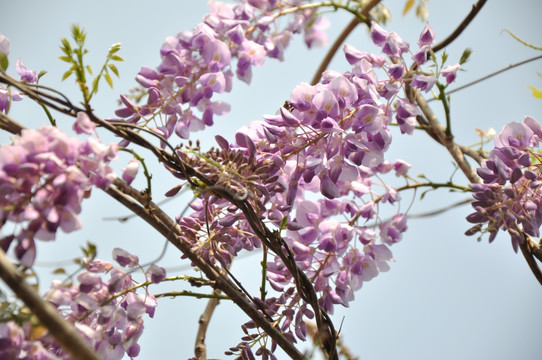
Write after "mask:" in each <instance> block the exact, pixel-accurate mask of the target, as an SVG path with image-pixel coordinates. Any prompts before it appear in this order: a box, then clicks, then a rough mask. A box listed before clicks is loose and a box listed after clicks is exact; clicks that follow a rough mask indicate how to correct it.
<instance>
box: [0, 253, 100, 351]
mask: <svg viewBox="0 0 542 360" xmlns="http://www.w3.org/2000/svg"><path fill="white" fill-rule="evenodd" d="M0 277H1V278H2V280H4V282H5V283H6V285H7V286H9V288H10V289H11V290H13V292H14V293H15V295H17V297H18V298H19V299H21V300H22V301H23V302H24V304H25V305H26V306H28V308H29V309H30V311H32V314H34V315H36V317H37V318H38V319H39V321H40V322H41V324H42V325H43V326H45V327H46V328H47V330H48V331H49V333H50V334H51V335H52V336H53V337H54V338H55V340H56V341H57V342H58V344H59V345H60V346H61V347H62V348H63V349H64V350H66V352H67V353H69V354H70V355H71V356H72V357H73V358H74V359H84V360H100V357H99V356H98V355H97V354H96V352H95V351H94V350H93V349H92V348H91V347H90V346H89V344H87V343H86V342H85V341H84V340H83V338H82V337H81V336H80V335H79V332H78V331H77V330H76V329H75V328H74V327H73V325H72V324H70V323H69V322H68V321H67V320H65V319H64V318H62V316H60V314H59V313H58V311H57V310H56V309H55V308H54V307H53V306H52V305H51V304H50V303H48V302H47V301H45V300H44V298H43V297H41V296H40V295H39V294H38V293H37V292H36V291H35V290H34V289H33V288H32V287H31V286H30V285H29V284H28V283H27V282H26V281H25V279H24V276H23V275H21V274H20V273H19V272H18V271H17V269H16V268H15V266H14V265H13V264H12V263H11V262H10V261H9V259H8V258H7V257H6V253H5V252H4V251H3V250H2V249H0Z"/></svg>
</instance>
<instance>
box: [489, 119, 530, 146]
mask: <svg viewBox="0 0 542 360" xmlns="http://www.w3.org/2000/svg"><path fill="white" fill-rule="evenodd" d="M533 135H534V133H533V131H532V130H531V128H530V127H529V126H527V125H525V124H524V123H518V122H511V123H509V124H507V125H506V126H504V127H503V128H502V130H501V132H500V133H499V134H497V136H495V147H498V148H499V147H508V146H510V147H514V148H517V149H524V148H526V147H529V146H531V139H532V137H533Z"/></svg>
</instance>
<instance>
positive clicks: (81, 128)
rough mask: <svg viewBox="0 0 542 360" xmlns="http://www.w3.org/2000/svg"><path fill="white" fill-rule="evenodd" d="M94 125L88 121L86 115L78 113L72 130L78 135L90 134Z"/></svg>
mask: <svg viewBox="0 0 542 360" xmlns="http://www.w3.org/2000/svg"><path fill="white" fill-rule="evenodd" d="M95 127H96V124H95V123H94V122H93V121H92V120H90V118H89V117H88V115H87V113H85V112H83V111H80V112H78V113H77V118H76V119H75V122H74V123H73V130H75V132H76V133H78V134H83V133H84V134H92V133H94V128H95Z"/></svg>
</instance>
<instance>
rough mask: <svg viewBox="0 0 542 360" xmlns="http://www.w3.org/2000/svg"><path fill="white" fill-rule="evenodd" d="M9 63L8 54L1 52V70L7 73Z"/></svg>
mask: <svg viewBox="0 0 542 360" xmlns="http://www.w3.org/2000/svg"><path fill="white" fill-rule="evenodd" d="M8 65H9V61H8V57H7V55H6V54H4V53H2V52H0V70H2V71H4V72H5V71H6V70H7V69H8Z"/></svg>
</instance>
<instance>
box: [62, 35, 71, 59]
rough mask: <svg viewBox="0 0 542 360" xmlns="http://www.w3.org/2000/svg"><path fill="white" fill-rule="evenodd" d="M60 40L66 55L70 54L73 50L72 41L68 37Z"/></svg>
mask: <svg viewBox="0 0 542 360" xmlns="http://www.w3.org/2000/svg"><path fill="white" fill-rule="evenodd" d="M60 42H61V43H62V45H63V47H62V48H61V49H62V50H63V51H64V52H65V53H66V55H69V54H70V53H71V51H72V47H71V45H70V42H69V41H68V39H66V38H60Z"/></svg>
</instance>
